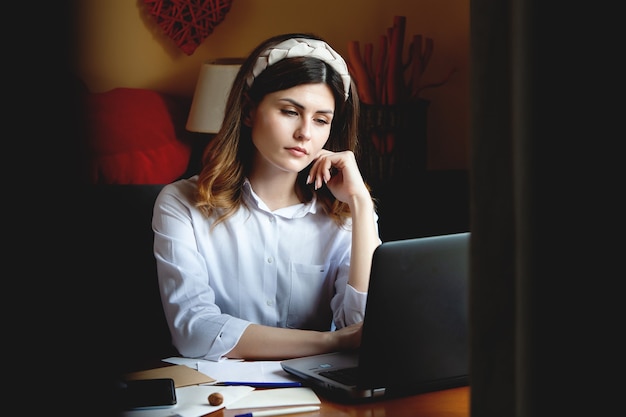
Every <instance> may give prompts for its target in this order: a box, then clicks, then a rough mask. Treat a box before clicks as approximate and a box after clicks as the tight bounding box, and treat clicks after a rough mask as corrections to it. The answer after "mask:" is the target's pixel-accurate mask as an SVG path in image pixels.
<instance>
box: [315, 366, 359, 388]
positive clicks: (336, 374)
mask: <svg viewBox="0 0 626 417" xmlns="http://www.w3.org/2000/svg"><path fill="white" fill-rule="evenodd" d="M357 369H358V368H356V367H354V368H343V369H333V370H332V371H323V372H320V375H322V376H324V377H326V378H328V379H332V380H333V381H337V382H339V383H341V384H344V385H356V384H357Z"/></svg>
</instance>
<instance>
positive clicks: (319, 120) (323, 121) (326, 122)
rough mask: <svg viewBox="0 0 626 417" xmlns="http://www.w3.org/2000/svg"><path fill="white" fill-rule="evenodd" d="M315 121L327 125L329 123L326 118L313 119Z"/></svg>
mask: <svg viewBox="0 0 626 417" xmlns="http://www.w3.org/2000/svg"><path fill="white" fill-rule="evenodd" d="M315 121H316V122H317V123H319V124H323V125H327V124H329V122H328V120H326V119H315Z"/></svg>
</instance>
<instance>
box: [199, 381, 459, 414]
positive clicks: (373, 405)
mask: <svg viewBox="0 0 626 417" xmlns="http://www.w3.org/2000/svg"><path fill="white" fill-rule="evenodd" d="M469 394H470V389H469V387H460V388H452V389H448V390H442V391H434V392H429V393H425V394H419V395H413V396H411V397H404V398H396V399H389V400H380V401H376V402H370V403H367V404H341V403H337V402H333V401H330V400H328V399H326V398H324V397H323V396H322V395H321V394H318V397H319V398H320V400H321V401H322V404H321V408H320V410H319V411H314V412H309V413H302V414H293V416H294V417H296V416H297V417H300V416H302V417H469V415H470V410H469ZM276 408H280V407H276ZM254 410H255V409H238V410H226V409H222V410H219V411H216V412H214V413H211V414H207V417H234V416H235V415H237V414H243V413H247V412H251V411H254ZM256 410H258V409H256Z"/></svg>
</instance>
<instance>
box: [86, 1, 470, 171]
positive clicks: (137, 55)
mask: <svg viewBox="0 0 626 417" xmlns="http://www.w3.org/2000/svg"><path fill="white" fill-rule="evenodd" d="M78 3H79V8H78V10H77V17H78V19H77V21H78V36H77V45H76V51H77V54H76V56H77V62H76V64H75V68H76V72H77V74H78V75H79V77H80V78H81V79H82V80H83V81H84V82H85V83H86V85H87V87H88V88H89V89H90V90H91V91H93V92H100V91H107V90H110V89H112V88H115V87H134V88H148V89H153V90H156V91H160V92H165V93H172V94H177V95H183V96H189V97H191V96H192V95H193V91H194V88H195V83H196V78H197V76H198V71H199V69H200V66H201V64H202V62H204V61H206V60H208V59H211V58H217V57H227V56H228V57H231V56H245V55H246V54H247V53H248V52H249V51H250V50H251V49H252V48H253V47H254V46H255V45H256V44H257V43H258V42H259V41H261V40H262V39H264V38H266V37H269V36H271V35H274V34H278V33H281V32H292V31H293V32H314V33H316V34H318V35H320V36H322V37H324V38H325V39H327V40H328V41H329V42H330V43H331V44H332V45H333V47H334V48H335V49H336V50H337V51H338V52H339V53H341V54H342V55H344V56H346V51H347V44H348V42H349V41H351V40H358V41H360V42H361V45H363V44H364V43H366V42H372V43H374V46H375V50H376V51H377V49H378V47H377V44H378V38H379V36H380V35H382V34H385V32H386V30H387V28H388V27H390V26H391V25H392V24H393V17H394V16H396V15H403V16H406V17H407V27H406V41H405V59H406V56H407V55H406V49H407V47H408V40H409V39H410V38H411V37H412V36H413V35H415V34H422V35H424V36H428V37H431V38H433V39H434V41H435V49H434V55H433V58H432V60H431V62H430V64H429V67H428V70H427V71H426V73H425V79H426V81H433V82H434V81H439V80H440V79H441V78H442V77H443V76H444V75H445V74H446V73H447V72H448V71H449V70H450V69H451V68H453V67H455V68H457V72H456V74H455V75H454V76H453V77H452V79H451V80H450V81H449V82H448V83H447V84H446V85H444V86H443V87H439V88H435V89H430V90H426V91H425V92H424V94H423V97H424V98H426V99H429V100H431V104H430V107H429V113H428V151H429V155H428V158H429V162H428V167H429V168H430V169H459V168H467V167H468V163H469V162H468V161H469V113H470V112H469V78H470V74H469V32H470V27H469V0H412V1H406V0H317V1H314V2H304V1H297V0H290V1H287V0H233V3H232V6H231V9H230V11H229V13H228V14H227V15H226V18H225V19H224V21H223V22H222V23H221V24H219V25H218V26H217V27H216V28H215V30H214V31H213V33H212V34H211V35H210V36H209V37H208V38H207V39H206V40H205V41H204V42H203V43H202V44H201V45H200V46H199V47H198V49H196V51H195V52H194V53H193V54H192V55H191V56H188V55H186V54H185V53H183V52H182V51H181V50H180V49H178V47H177V46H176V45H175V44H174V43H173V41H171V40H170V39H169V38H168V37H167V36H165V35H164V34H163V33H162V32H161V30H160V28H159V27H158V26H156V24H154V22H153V21H152V20H151V18H150V17H149V16H148V15H147V13H146V12H145V11H144V9H143V1H142V0H79V1H78Z"/></svg>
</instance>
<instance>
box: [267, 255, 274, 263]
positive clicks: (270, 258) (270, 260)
mask: <svg viewBox="0 0 626 417" xmlns="http://www.w3.org/2000/svg"><path fill="white" fill-rule="evenodd" d="M272 262H274V258H272V257H271V256H270V257H269V258H267V263H268V264H271V263H272Z"/></svg>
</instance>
